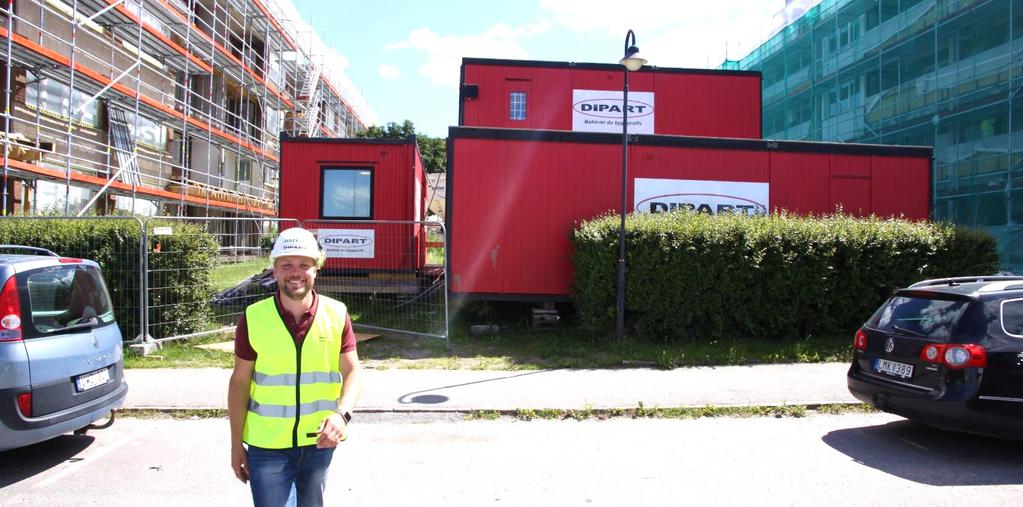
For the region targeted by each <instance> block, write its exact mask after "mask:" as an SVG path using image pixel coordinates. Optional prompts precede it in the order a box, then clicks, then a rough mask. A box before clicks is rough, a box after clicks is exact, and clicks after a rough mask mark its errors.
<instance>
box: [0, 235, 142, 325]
mask: <svg viewBox="0 0 1023 507" xmlns="http://www.w3.org/2000/svg"><path fill="white" fill-rule="evenodd" d="M62 227H66V233H58V232H56V231H57V230H58V229H60V228H62ZM144 238H145V235H144V231H143V223H142V221H141V220H139V219H138V218H135V217H131V216H85V217H76V216H52V215H38V216H6V217H2V218H0V244H12V243H17V244H26V243H30V244H27V245H26V246H34V247H41V248H46V249H48V250H51V251H53V252H54V253H56V254H58V255H61V256H64V257H73V258H84V259H90V260H94V261H96V262H97V263H98V264H99V265H100V268H101V269H102V271H103V278H104V280H103V281H104V282H105V283H106V285H107V290H108V291H109V292H110V298H111V301H112V302H113V305H114V313H115V315H116V316H117V324H118V326H119V327H120V328H121V336H122V337H123V339H124V340H134V341H139V340H141V339H142V329H143V322H144V319H145V305H144V298H143V296H144V294H143V289H142V287H143V285H144V283H145V280H144V276H143V274H144V273H145V269H144V266H145V252H144V246H143V245H144Z"/></svg>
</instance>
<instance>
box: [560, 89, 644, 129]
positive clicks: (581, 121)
mask: <svg viewBox="0 0 1023 507" xmlns="http://www.w3.org/2000/svg"><path fill="white" fill-rule="evenodd" d="M625 113H628V122H629V133H630V134H653V133H654V94H653V93H652V92H629V102H628V104H622V92H620V91H618V92H616V91H607V90H572V130H574V131H577V132H613V133H618V134H621V133H622V119H623V117H624V116H625Z"/></svg>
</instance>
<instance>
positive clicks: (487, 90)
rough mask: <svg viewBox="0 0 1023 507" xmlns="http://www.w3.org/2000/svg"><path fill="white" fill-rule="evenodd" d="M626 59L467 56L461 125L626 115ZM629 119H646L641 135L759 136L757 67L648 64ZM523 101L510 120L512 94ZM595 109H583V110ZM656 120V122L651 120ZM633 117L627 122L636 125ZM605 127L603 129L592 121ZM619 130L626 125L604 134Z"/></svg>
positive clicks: (636, 76)
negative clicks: (582, 60) (727, 68)
mask: <svg viewBox="0 0 1023 507" xmlns="http://www.w3.org/2000/svg"><path fill="white" fill-rule="evenodd" d="M623 69H624V68H623V67H622V66H621V65H610V64H596V63H565V62H541V61H521V60H491V59H483V58H465V59H463V60H462V81H461V82H462V87H461V93H460V101H459V110H458V118H459V125H460V126H464V127H504V128H522V129H533V130H582V129H586V125H577V124H576V123H575V122H577V121H584V120H585V119H589V120H597V121H604V120H609V119H611V118H613V117H614V116H617V117H619V118H620V117H621V109H617V110H615V111H605V112H601V111H595V110H592V109H599V108H600V107H603V108H607V109H613V108H619V107H620V104H621V102H622V95H621V93H622V85H623V84H624V79H625V78H624V70H623ZM629 90H630V91H629V103H630V104H633V105H634V106H635V107H636V110H633V111H632V112H630V113H629V116H630V120H631V121H636V120H643V119H645V120H648V122H647V124H646V127H647V128H648V130H647V131H643V130H638V129H636V128H635V126H630V127H629V129H630V131H632V132H633V133H637V134H658V135H688V136H710V137H740V138H752V139H757V138H760V137H761V122H760V118H761V105H760V98H761V91H760V73H759V72H752V71H722V70H706V69H675V68H662V67H644V68H643V69H641V70H639V71H636V72H632V73H630V74H629ZM513 93H517V94H519V95H518V96H519V98H521V99H522V100H523V101H524V104H523V105H524V107H523V108H522V109H521V112H520V114H519V115H518V116H519V117H521V118H519V119H513V118H512V116H514V115H510V114H509V102H510V101H511V100H512V94H513ZM587 108H589V109H591V110H590V111H584V109H587ZM654 120H656V121H654ZM631 121H630V124H631ZM594 128H600V127H594ZM615 130H617V131H618V132H619V133H621V123H620V121H619V123H618V124H617V125H615V124H613V123H608V124H607V125H606V129H605V130H603V131H605V132H614V131H615Z"/></svg>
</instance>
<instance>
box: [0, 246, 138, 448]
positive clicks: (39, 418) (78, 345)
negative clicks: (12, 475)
mask: <svg viewBox="0 0 1023 507" xmlns="http://www.w3.org/2000/svg"><path fill="white" fill-rule="evenodd" d="M9 252H19V253H9ZM127 393H128V385H127V384H126V383H125V381H124V365H123V349H122V342H121V332H120V330H119V329H118V327H117V322H116V320H115V318H114V310H113V307H112V306H111V303H110V295H109V294H108V293H107V288H106V284H104V283H103V278H102V276H101V273H100V268H99V265H97V264H96V263H95V262H93V261H90V260H86V259H76V258H68V257H60V256H58V255H57V254H55V253H53V252H50V251H48V250H44V249H40V248H32V247H24V246H13V245H0V451H3V450H7V449H12V448H15V447H22V446H26V445H30V444H34V443H36V442H41V441H43V440H47V439H50V438H53V437H56V436H58V435H61V434H64V433H68V432H72V431H73V432H83V431H85V430H87V429H90V428H97V427H105V426H107V425H109V423H110V422H112V421H113V416H114V413H113V411H114V410H115V409H117V408H120V406H121V404H122V403H124V398H125V395H127ZM104 419H105V420H107V423H108V424H106V425H100V426H96V425H94V423H96V422H97V421H100V420H104Z"/></svg>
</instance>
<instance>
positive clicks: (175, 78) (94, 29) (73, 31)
mask: <svg viewBox="0 0 1023 507" xmlns="http://www.w3.org/2000/svg"><path fill="white" fill-rule="evenodd" d="M5 4H6V6H5V7H6V9H7V10H4V11H0V15H2V18H0V20H2V22H0V34H2V38H0V60H2V61H0V64H2V65H3V66H2V67H0V70H2V71H3V74H2V75H0V79H3V83H4V86H3V104H4V106H5V108H4V109H5V111H8V113H7V114H5V115H4V117H3V120H2V121H3V130H2V132H0V135H2V139H0V142H2V145H3V148H4V157H3V188H2V190H3V194H2V207H0V210H2V211H3V213H4V214H10V213H13V214H36V213H41V212H47V211H56V212H59V213H65V214H79V213H82V212H95V213H101V214H102V213H111V212H114V211H115V210H123V211H127V212H133V213H138V214H143V215H171V216H195V217H207V216H209V217H241V216H247V217H263V216H273V215H276V214H277V185H278V170H279V164H278V156H279V138H280V135H281V134H282V132H283V133H286V134H289V135H297V136H303V135H307V136H308V135H313V136H327V137H349V136H351V135H352V134H353V133H354V132H355V131H357V130H360V129H363V128H365V126H366V125H365V120H364V118H365V115H364V113H363V111H362V110H360V109H361V108H360V106H358V100H353V97H352V96H351V94H350V93H348V92H345V91H344V90H343V88H342V86H341V85H340V84H338V83H337V82H336V81H337V80H336V79H332V78H331V76H330V70H331V69H329V68H324V65H323V61H322V59H320V58H319V57H318V56H317V55H314V54H311V52H312V50H310V49H309V47H310V45H302V44H301V42H302V40H304V39H306V38H307V37H306V35H307V34H303V33H302V32H300V31H299V29H298V28H297V27H296V26H295V25H294V24H293V23H292V22H291V21H289V20H288V19H285V15H284V14H283V12H284V11H283V10H282V9H281V8H280V7H279V6H277V5H275V3H274V1H273V0H152V1H140V0H124V1H122V0H117V1H115V0H66V1H64V0H18V1H16V2H5ZM12 10H13V12H12Z"/></svg>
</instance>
